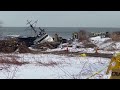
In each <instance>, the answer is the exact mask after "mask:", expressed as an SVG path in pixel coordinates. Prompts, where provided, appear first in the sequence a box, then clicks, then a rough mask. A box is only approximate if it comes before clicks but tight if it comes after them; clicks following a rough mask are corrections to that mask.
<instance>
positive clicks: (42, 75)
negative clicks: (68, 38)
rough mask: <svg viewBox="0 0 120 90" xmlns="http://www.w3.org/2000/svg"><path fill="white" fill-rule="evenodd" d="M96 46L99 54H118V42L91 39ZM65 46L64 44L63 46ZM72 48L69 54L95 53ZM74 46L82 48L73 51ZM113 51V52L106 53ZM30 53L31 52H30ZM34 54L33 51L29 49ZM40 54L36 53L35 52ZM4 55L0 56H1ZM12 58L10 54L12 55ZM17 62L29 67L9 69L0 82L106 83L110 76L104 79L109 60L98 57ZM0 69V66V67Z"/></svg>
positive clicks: (30, 57)
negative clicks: (8, 79)
mask: <svg viewBox="0 0 120 90" xmlns="http://www.w3.org/2000/svg"><path fill="white" fill-rule="evenodd" d="M90 40H91V42H92V43H94V44H95V45H97V46H98V47H99V49H100V50H98V52H99V53H107V54H114V53H117V52H120V42H113V41H111V40H110V38H101V37H99V36H98V37H93V38H91V39H90ZM63 45H67V43H65V44H63ZM71 45H72V46H73V47H68V49H69V51H70V52H81V53H95V49H94V48H83V47H82V46H83V44H82V43H81V42H80V43H77V42H73V43H72V44H71ZM76 45H78V46H81V48H76ZM110 48H114V49H116V50H111V51H110V50H109V51H108V49H110ZM30 49H32V48H30ZM66 49H67V47H62V48H61V46H60V47H59V48H56V49H48V50H47V51H46V52H53V51H62V50H66ZM32 50H36V49H32ZM36 51H39V50H36ZM4 55H6V54H0V56H4ZM11 55H12V54H11ZM13 55H17V56H18V57H20V58H17V60H19V61H27V62H29V64H25V65H22V66H16V65H12V66H11V67H10V68H9V69H8V70H0V78H17V79H19V78H20V79H87V78H89V77H90V76H92V75H94V74H95V73H98V72H99V71H101V72H99V73H98V74H96V75H94V76H92V77H90V79H109V78H110V74H109V75H106V70H107V66H108V65H109V62H110V59H108V58H101V57H80V56H74V57H70V56H69V57H68V56H64V55H53V54H13ZM2 66H3V65H1V64H0V67H2Z"/></svg>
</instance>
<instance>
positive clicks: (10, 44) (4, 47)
mask: <svg viewBox="0 0 120 90" xmlns="http://www.w3.org/2000/svg"><path fill="white" fill-rule="evenodd" d="M17 47H18V42H17V39H16V38H9V39H7V40H0V52H3V53H12V52H14V51H15V50H16V49H17Z"/></svg>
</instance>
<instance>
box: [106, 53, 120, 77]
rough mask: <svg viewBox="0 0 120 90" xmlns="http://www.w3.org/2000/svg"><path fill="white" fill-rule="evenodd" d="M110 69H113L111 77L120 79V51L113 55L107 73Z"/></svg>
mask: <svg viewBox="0 0 120 90" xmlns="http://www.w3.org/2000/svg"><path fill="white" fill-rule="evenodd" d="M110 71H112V73H111V77H110V79H120V53H117V54H116V55H114V56H113V57H112V59H111V61H110V64H109V66H108V69H107V72H106V74H109V72H110Z"/></svg>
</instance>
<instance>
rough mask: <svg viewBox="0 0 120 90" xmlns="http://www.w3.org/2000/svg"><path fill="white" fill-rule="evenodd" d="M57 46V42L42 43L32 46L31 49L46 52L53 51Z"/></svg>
mask: <svg viewBox="0 0 120 90" xmlns="http://www.w3.org/2000/svg"><path fill="white" fill-rule="evenodd" d="M59 45H60V43H59V42H44V43H40V44H37V45H34V47H33V48H35V49H41V50H43V51H44V50H47V49H48V48H49V49H55V48H57V47H58V46H59Z"/></svg>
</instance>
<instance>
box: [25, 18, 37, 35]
mask: <svg viewBox="0 0 120 90" xmlns="http://www.w3.org/2000/svg"><path fill="white" fill-rule="evenodd" d="M31 22H32V20H31V21H29V20H27V24H26V25H28V24H29V25H30V26H29V27H31V29H32V30H33V31H34V32H35V34H36V35H37V31H36V30H35V27H36V24H37V22H38V20H36V21H35V22H33V23H32V24H31ZM34 24H35V25H34ZM33 25H34V26H33ZM29 27H27V28H26V29H28V28H29ZM26 29H25V30H26Z"/></svg>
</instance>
